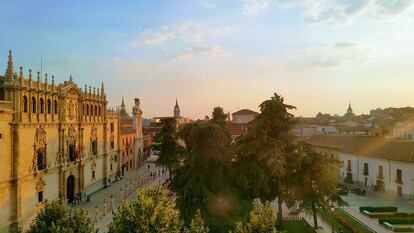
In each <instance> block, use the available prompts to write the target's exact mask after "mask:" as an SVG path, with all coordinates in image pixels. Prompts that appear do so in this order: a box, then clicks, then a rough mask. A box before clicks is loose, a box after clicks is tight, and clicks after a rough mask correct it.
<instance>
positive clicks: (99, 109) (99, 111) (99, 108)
mask: <svg viewBox="0 0 414 233" xmlns="http://www.w3.org/2000/svg"><path fill="white" fill-rule="evenodd" d="M100 115H101V106H99V107H98V116H100Z"/></svg>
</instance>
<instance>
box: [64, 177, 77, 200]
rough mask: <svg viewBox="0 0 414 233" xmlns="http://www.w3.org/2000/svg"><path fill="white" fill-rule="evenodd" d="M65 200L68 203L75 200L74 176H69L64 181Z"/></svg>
mask: <svg viewBox="0 0 414 233" xmlns="http://www.w3.org/2000/svg"><path fill="white" fill-rule="evenodd" d="M66 198H67V199H68V200H69V202H73V200H74V199H75V176H73V175H70V176H69V177H68V179H67V181H66Z"/></svg>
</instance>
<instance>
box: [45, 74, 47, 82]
mask: <svg viewBox="0 0 414 233" xmlns="http://www.w3.org/2000/svg"><path fill="white" fill-rule="evenodd" d="M45 83H47V73H46V74H45Z"/></svg>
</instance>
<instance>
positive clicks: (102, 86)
mask: <svg viewBox="0 0 414 233" xmlns="http://www.w3.org/2000/svg"><path fill="white" fill-rule="evenodd" d="M104 90H105V89H104V83H103V82H102V85H101V92H102V95H103V93H104V92H105V91H104Z"/></svg>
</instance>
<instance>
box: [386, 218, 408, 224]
mask: <svg viewBox="0 0 414 233" xmlns="http://www.w3.org/2000/svg"><path fill="white" fill-rule="evenodd" d="M378 222H379V223H380V224H384V222H388V223H389V224H391V225H396V224H414V218H380V219H378Z"/></svg>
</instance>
